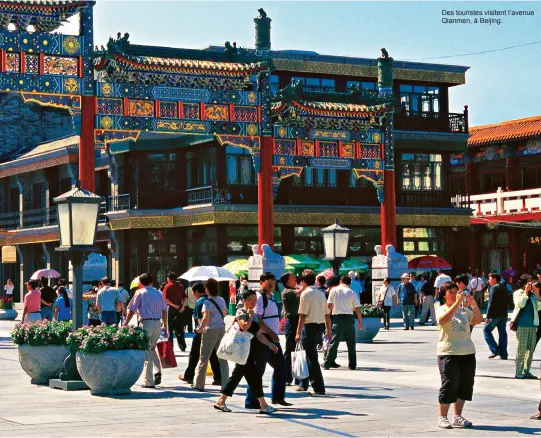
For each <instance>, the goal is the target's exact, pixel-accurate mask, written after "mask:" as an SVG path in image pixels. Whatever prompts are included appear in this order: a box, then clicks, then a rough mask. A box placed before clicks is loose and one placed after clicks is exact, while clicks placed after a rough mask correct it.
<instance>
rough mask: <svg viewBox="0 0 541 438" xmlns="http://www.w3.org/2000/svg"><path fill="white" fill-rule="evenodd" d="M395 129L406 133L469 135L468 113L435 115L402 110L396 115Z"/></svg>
mask: <svg viewBox="0 0 541 438" xmlns="http://www.w3.org/2000/svg"><path fill="white" fill-rule="evenodd" d="M395 128H396V129H399V130H404V131H438V132H456V133H464V134H467V133H468V112H467V110H464V113H463V114H459V113H434V112H422V111H410V110H406V109H402V110H400V111H398V112H397V113H396V114H395Z"/></svg>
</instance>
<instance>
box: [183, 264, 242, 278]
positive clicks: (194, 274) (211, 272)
mask: <svg viewBox="0 0 541 438" xmlns="http://www.w3.org/2000/svg"><path fill="white" fill-rule="evenodd" d="M180 278H182V279H183V280H186V281H207V280H208V279H209V278H214V279H215V280H217V281H237V277H235V276H234V275H233V274H232V273H231V271H228V270H227V269H225V268H221V267H219V266H195V267H193V268H191V269H190V270H189V271H188V272H185V273H184V274H182V275H181V276H180Z"/></svg>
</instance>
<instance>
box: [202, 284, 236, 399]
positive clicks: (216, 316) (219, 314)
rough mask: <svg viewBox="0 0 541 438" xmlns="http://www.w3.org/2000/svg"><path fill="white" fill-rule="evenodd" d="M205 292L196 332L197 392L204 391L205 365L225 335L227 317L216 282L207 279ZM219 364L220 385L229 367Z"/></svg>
mask: <svg viewBox="0 0 541 438" xmlns="http://www.w3.org/2000/svg"><path fill="white" fill-rule="evenodd" d="M205 291H206V293H207V295H208V297H209V298H208V300H206V301H205V302H204V303H203V308H202V313H203V319H202V321H201V324H200V325H199V327H198V328H197V330H196V333H201V353H200V356H199V362H198V363H197V371H196V374H195V383H194V386H193V387H194V388H195V389H197V390H199V391H201V392H202V391H204V390H205V378H206V377H207V364H208V362H209V359H210V356H211V354H212V353H213V352H214V351H216V349H217V348H218V346H219V345H220V342H221V340H222V338H223V337H224V334H225V323H224V317H225V316H226V315H227V304H225V301H224V299H223V298H222V297H221V296H220V291H219V290H218V281H216V280H215V279H214V278H209V279H208V280H207V282H206V283H205ZM218 360H219V362H220V371H221V375H222V383H223V382H225V381H226V380H227V378H228V377H229V366H228V365H227V361H226V360H223V359H218Z"/></svg>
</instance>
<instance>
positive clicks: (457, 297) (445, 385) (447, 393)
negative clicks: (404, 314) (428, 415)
mask: <svg viewBox="0 0 541 438" xmlns="http://www.w3.org/2000/svg"><path fill="white" fill-rule="evenodd" d="M440 296H443V297H444V300H445V303H444V304H443V305H442V306H441V307H440V308H439V309H438V312H437V320H438V328H439V330H440V338H439V342H438V368H439V370H440V375H441V388H440V393H439V397H438V400H439V408H440V419H439V421H438V426H439V427H441V428H442V429H452V428H454V427H472V426H473V424H472V423H471V422H470V421H468V420H466V419H465V418H464V417H463V416H462V410H463V409H464V404H465V402H466V400H468V401H471V399H472V396H473V382H474V379H475V365H476V361H475V346H474V345H473V342H472V340H471V331H470V330H471V328H470V326H475V325H477V324H479V323H480V322H481V321H482V320H483V315H482V314H481V311H480V310H479V307H477V304H476V303H475V300H474V298H473V297H472V296H471V295H469V294H467V295H463V294H459V293H458V286H457V285H456V284H455V283H453V282H452V281H447V282H445V283H443V284H442V286H441V288H440ZM465 306H470V307H471V308H472V310H470V309H468V308H466V307H465ZM452 403H454V405H455V406H454V418H453V423H452V424H451V423H450V422H449V419H448V418H447V415H448V413H449V408H450V406H451V404H452Z"/></svg>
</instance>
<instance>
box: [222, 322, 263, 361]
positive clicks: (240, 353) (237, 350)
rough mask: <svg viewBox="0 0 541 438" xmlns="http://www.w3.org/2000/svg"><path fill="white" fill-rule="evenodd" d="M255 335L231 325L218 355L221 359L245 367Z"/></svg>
mask: <svg viewBox="0 0 541 438" xmlns="http://www.w3.org/2000/svg"><path fill="white" fill-rule="evenodd" d="M253 337H254V335H252V334H251V333H248V332H243V331H240V330H237V329H236V328H235V324H231V325H230V326H229V328H228V329H227V331H226V332H225V335H224V337H223V338H222V340H221V341H220V345H219V346H218V350H217V351H216V355H217V356H218V358H219V359H223V360H229V361H231V362H235V363H238V364H239V365H245V364H246V362H247V361H248V356H249V355H250V343H251V340H252V338H253Z"/></svg>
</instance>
